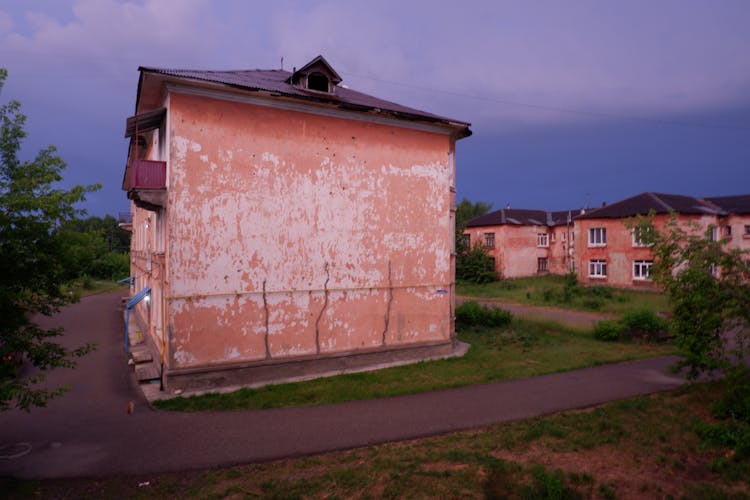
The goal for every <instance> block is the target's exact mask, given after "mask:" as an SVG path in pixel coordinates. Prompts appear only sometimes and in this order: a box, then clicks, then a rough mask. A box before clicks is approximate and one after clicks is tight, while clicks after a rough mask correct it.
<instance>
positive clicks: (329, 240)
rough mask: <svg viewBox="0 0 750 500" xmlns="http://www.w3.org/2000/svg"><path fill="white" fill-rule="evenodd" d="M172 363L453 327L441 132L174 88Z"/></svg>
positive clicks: (356, 345)
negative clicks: (215, 97) (240, 101)
mask: <svg viewBox="0 0 750 500" xmlns="http://www.w3.org/2000/svg"><path fill="white" fill-rule="evenodd" d="M169 124H170V127H171V129H170V130H169V131H168V138H169V158H170V164H169V170H170V181H169V183H170V184H169V190H168V206H167V211H166V215H167V217H168V228H169V230H168V235H167V242H166V245H167V254H168V264H169V268H168V279H167V282H168V293H165V294H164V296H165V299H164V300H165V304H166V322H167V323H168V324H169V326H170V330H171V331H172V332H173V333H172V338H171V341H170V346H169V347H170V352H171V356H170V359H169V360H168V361H169V362H170V363H171V367H172V368H189V367H197V366H206V365H213V364H217V363H222V362H227V361H231V362H247V361H260V360H283V359H287V358H293V357H297V356H315V355H325V354H333V353H339V352H349V351H356V350H359V349H373V348H382V347H386V346H387V347H393V346H399V345H409V344H412V343H422V342H426V343H428V342H441V341H446V340H449V339H450V338H451V334H452V331H451V317H450V313H451V300H452V299H451V296H450V295H449V294H447V293H446V294H440V293H436V290H448V289H451V283H452V269H451V256H450V254H451V250H452V235H453V228H452V227H451V224H452V222H451V221H452V218H451V202H452V200H453V194H452V193H451V191H450V187H451V183H452V179H453V178H454V174H453V171H452V168H453V165H452V162H451V161H450V158H451V157H450V153H451V151H452V140H451V138H450V137H449V136H448V135H443V134H438V133H433V132H425V131H419V130H411V129H403V128H394V127H391V126H386V125H382V124H375V123H367V122H362V121H357V122H352V121H349V120H345V119H341V118H331V117H324V116H320V115H312V114H305V113H301V112H296V111H285V110H279V109H272V108H266V107H258V106H253V105H250V104H238V103H232V102H224V101H216V100H210V99H207V98H204V97H197V96H188V95H182V94H171V95H170V111H169Z"/></svg>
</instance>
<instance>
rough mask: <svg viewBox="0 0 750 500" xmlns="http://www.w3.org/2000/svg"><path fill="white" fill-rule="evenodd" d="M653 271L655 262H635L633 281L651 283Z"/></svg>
mask: <svg viewBox="0 0 750 500" xmlns="http://www.w3.org/2000/svg"><path fill="white" fill-rule="evenodd" d="M653 269H654V261H653V260H634V261H633V279H634V280H637V281H651V274H652V273H653Z"/></svg>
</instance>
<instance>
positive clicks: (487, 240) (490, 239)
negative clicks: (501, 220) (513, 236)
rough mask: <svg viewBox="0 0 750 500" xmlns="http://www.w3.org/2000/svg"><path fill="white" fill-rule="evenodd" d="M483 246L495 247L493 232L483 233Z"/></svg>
mask: <svg viewBox="0 0 750 500" xmlns="http://www.w3.org/2000/svg"><path fill="white" fill-rule="evenodd" d="M484 248H495V233H484Z"/></svg>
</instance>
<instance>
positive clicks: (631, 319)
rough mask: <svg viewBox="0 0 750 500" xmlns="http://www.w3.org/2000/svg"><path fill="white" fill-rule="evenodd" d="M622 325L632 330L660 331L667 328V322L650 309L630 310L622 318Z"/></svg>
mask: <svg viewBox="0 0 750 500" xmlns="http://www.w3.org/2000/svg"><path fill="white" fill-rule="evenodd" d="M620 322H621V323H622V325H623V326H624V327H625V328H626V329H627V330H631V331H641V332H646V333H658V332H663V331H665V330H666V329H667V325H666V322H665V321H664V320H663V319H661V318H660V317H659V316H657V315H656V313H655V312H653V311H649V310H648V309H641V310H638V311H628V312H626V313H625V314H623V315H622V318H620Z"/></svg>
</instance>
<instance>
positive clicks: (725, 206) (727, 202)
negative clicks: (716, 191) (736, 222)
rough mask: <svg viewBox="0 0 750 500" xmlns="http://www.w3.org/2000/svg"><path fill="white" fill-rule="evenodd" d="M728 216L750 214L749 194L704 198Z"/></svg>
mask: <svg viewBox="0 0 750 500" xmlns="http://www.w3.org/2000/svg"><path fill="white" fill-rule="evenodd" d="M705 199H706V200H708V201H710V202H711V203H713V204H715V205H717V206H719V207H720V208H721V209H722V210H724V211H725V212H727V213H730V214H750V194H739V195H735V196H711V197H708V198H705Z"/></svg>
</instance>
